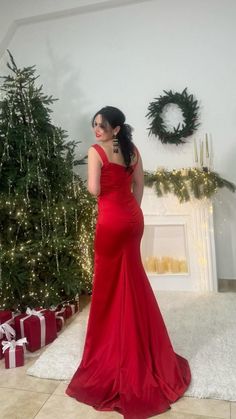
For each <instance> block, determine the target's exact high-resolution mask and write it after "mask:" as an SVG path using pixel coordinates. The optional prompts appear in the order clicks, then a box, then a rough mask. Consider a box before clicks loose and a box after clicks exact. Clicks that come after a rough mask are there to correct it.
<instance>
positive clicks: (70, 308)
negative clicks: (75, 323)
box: [64, 304, 78, 319]
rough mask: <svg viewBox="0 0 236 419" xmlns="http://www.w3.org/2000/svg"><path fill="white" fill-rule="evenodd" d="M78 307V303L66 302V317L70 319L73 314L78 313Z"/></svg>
mask: <svg viewBox="0 0 236 419" xmlns="http://www.w3.org/2000/svg"><path fill="white" fill-rule="evenodd" d="M76 307H77V305H76V304H66V305H65V306H64V308H65V316H66V319H69V318H70V317H71V316H73V315H74V314H75V313H76V311H78V308H77V310H76Z"/></svg>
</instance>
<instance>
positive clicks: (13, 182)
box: [0, 52, 96, 309]
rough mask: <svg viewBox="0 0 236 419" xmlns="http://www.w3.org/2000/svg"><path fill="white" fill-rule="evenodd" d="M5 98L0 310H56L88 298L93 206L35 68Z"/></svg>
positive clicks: (4, 88)
mask: <svg viewBox="0 0 236 419" xmlns="http://www.w3.org/2000/svg"><path fill="white" fill-rule="evenodd" d="M9 56H10V62H9V63H8V64H7V65H8V67H9V69H10V71H11V72H10V74H9V75H8V76H6V77H2V80H3V81H2V85H1V98H0V309H3V308H11V309H17V308H23V307H26V306H31V307H34V306H38V305H40V306H45V307H48V306H50V305H51V304H56V303H58V302H59V301H61V300H62V299H65V298H71V297H74V296H75V294H80V293H81V292H84V291H85V292H90V291H91V281H92V270H93V235H94V226H95V212H96V201H95V200H94V198H93V197H92V196H91V195H90V194H89V193H88V192H87V189H86V187H85V184H84V181H82V180H81V178H80V177H79V176H78V175H76V174H75V173H74V166H75V165H76V164H79V163H80V161H78V160H75V147H76V144H77V143H76V142H74V141H68V140H66V138H67V135H66V132H65V131H64V130H62V129H61V128H59V127H56V126H54V125H53V124H52V121H51V112H52V111H51V109H50V105H52V104H53V102H54V100H55V99H53V98H52V97H51V96H47V95H45V94H43V92H42V86H39V87H38V86H37V85H36V79H37V78H38V76H36V75H35V71H36V70H35V66H31V67H24V68H23V69H19V68H18V67H17V65H16V63H15V61H14V59H13V57H12V55H11V54H10V52H9Z"/></svg>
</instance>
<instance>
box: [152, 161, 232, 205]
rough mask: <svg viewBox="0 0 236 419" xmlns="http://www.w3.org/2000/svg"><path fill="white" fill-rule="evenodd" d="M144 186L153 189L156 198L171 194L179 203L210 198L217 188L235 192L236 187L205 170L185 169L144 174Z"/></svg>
mask: <svg viewBox="0 0 236 419" xmlns="http://www.w3.org/2000/svg"><path fill="white" fill-rule="evenodd" d="M144 183H145V186H149V187H153V186H154V188H155V191H156V194H157V196H159V197H161V196H163V195H165V194H168V193H172V194H174V195H176V196H177V198H178V199H179V201H180V202H181V203H183V202H187V201H190V199H191V198H192V197H194V198H196V199H204V198H211V197H212V196H213V195H214V194H215V193H216V192H217V190H218V189H219V188H223V187H226V188H228V189H229V190H230V191H231V192H235V191H236V185H235V184H234V183H232V182H229V181H228V180H226V179H224V178H222V177H221V176H220V175H219V174H218V173H216V172H211V171H209V170H208V169H207V168H205V169H203V170H202V169H198V168H185V169H178V170H172V171H168V170H165V169H159V170H157V171H155V172H148V171H145V172H144Z"/></svg>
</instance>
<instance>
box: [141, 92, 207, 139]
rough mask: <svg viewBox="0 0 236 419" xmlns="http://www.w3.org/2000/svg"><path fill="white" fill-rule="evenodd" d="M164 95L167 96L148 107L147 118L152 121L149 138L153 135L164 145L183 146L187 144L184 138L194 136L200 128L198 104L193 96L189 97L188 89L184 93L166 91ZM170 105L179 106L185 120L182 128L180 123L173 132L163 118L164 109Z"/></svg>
mask: <svg viewBox="0 0 236 419" xmlns="http://www.w3.org/2000/svg"><path fill="white" fill-rule="evenodd" d="M164 93H165V96H160V97H159V98H155V100H154V101H153V102H151V103H150V104H149V106H148V113H147V115H146V117H147V118H148V119H150V120H151V122H150V126H149V128H148V130H149V136H150V135H151V134H153V135H154V136H155V137H159V139H160V141H161V142H162V143H164V144H167V143H169V144H176V145H178V144H183V143H185V141H184V138H186V137H189V136H190V135H192V134H193V133H194V131H195V130H196V129H197V128H198V126H199V122H198V110H199V106H198V102H197V100H195V99H194V98H193V95H188V93H187V88H185V89H184V90H183V92H182V93H173V92H172V90H170V91H168V92H167V91H166V90H164ZM169 104H175V105H177V106H178V107H179V108H180V109H181V111H182V113H183V118H184V123H182V125H181V127H180V123H179V124H178V126H177V127H174V128H173V131H167V128H166V125H165V122H164V120H163V118H162V113H163V109H164V108H165V106H166V105H169Z"/></svg>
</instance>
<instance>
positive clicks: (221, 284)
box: [218, 279, 236, 292]
mask: <svg viewBox="0 0 236 419" xmlns="http://www.w3.org/2000/svg"><path fill="white" fill-rule="evenodd" d="M218 291H219V292H236V279H218Z"/></svg>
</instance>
